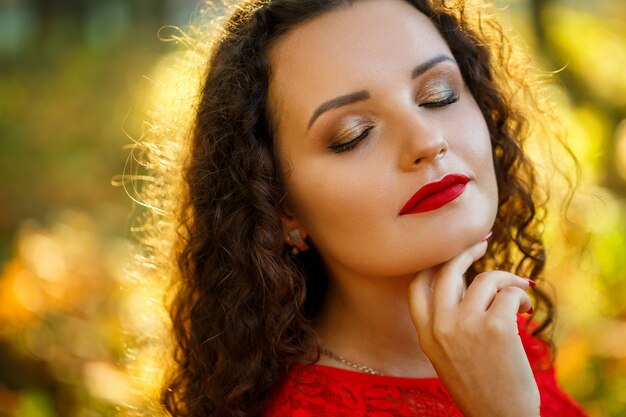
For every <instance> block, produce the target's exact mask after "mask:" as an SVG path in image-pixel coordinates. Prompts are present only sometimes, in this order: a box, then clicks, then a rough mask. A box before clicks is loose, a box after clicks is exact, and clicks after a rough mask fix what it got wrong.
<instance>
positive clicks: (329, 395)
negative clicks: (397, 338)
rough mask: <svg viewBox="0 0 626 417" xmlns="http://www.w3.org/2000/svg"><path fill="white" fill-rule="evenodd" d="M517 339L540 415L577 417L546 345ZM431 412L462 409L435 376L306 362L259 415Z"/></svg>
mask: <svg viewBox="0 0 626 417" xmlns="http://www.w3.org/2000/svg"><path fill="white" fill-rule="evenodd" d="M524 321H525V318H523V317H522V316H518V328H519V333H520V338H521V339H522V344H523V345H524V349H525V350H526V354H527V356H528V359H529V362H530V364H531V367H532V369H533V373H534V375H535V379H536V381H537V385H538V387H539V393H540V396H541V416H542V417H578V416H586V414H585V412H584V411H583V410H582V409H581V408H580V407H579V406H578V405H577V404H575V403H574V402H573V401H572V399H571V398H570V397H569V396H568V395H567V394H566V393H565V392H563V391H562V390H561V388H560V387H559V386H558V384H557V382H556V379H555V375H554V366H553V361H552V359H551V355H550V352H549V349H548V346H547V345H546V344H545V343H544V342H542V341H540V340H538V339H536V338H534V337H532V336H531V335H530V333H529V331H528V330H526V329H524V327H523V323H524ZM287 416H289V417H348V416H350V417H352V416H364V417H405V416H406V417H409V416H410V417H415V416H424V417H435V416H441V417H443V416H446V417H452V416H455V417H456V416H459V417H462V416H463V414H462V413H461V412H460V411H459V409H458V408H457V407H456V405H455V404H454V402H453V401H452V398H451V397H450V395H449V394H448V392H447V391H446V389H445V388H444V386H443V385H442V384H441V382H440V380H439V379H438V378H402V377H393V376H380V375H369V374H365V373H361V372H357V371H348V370H345V369H339V368H333V367H329V366H323V365H317V364H314V365H310V366H308V367H298V368H297V369H295V370H294V371H293V372H291V374H290V375H289V377H288V378H286V380H285V382H284V383H283V384H282V386H280V387H279V389H278V392H277V393H276V395H275V397H274V398H273V399H272V400H271V402H270V404H269V406H268V407H267V408H266V410H265V413H264V417H287Z"/></svg>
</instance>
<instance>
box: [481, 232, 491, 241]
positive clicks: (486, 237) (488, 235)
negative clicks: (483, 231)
mask: <svg viewBox="0 0 626 417" xmlns="http://www.w3.org/2000/svg"><path fill="white" fill-rule="evenodd" d="M491 235H493V230H490V231H489V233H487V236H485V237H484V238H483V240H482V241H483V242H485V241H486V240H487V239H489V238H490V237H491Z"/></svg>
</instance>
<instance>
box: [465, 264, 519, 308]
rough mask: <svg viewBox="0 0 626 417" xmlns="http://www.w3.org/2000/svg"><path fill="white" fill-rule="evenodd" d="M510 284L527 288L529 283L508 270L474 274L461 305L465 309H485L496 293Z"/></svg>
mask: <svg viewBox="0 0 626 417" xmlns="http://www.w3.org/2000/svg"><path fill="white" fill-rule="evenodd" d="M511 286H512V287H517V288H520V289H522V290H527V289H528V287H530V284H529V282H528V281H527V280H525V279H524V278H520V277H518V276H517V275H515V274H511V273H510V272H505V271H489V272H483V273H480V274H478V275H476V277H475V278H474V281H473V282H472V284H471V285H470V286H469V287H468V288H467V291H466V293H465V296H464V297H463V300H462V301H461V305H462V307H463V309H466V310H467V311H486V310H487V309H488V308H489V306H490V305H491V303H492V302H493V300H494V298H495V296H496V294H497V293H498V292H499V291H501V290H502V289H504V288H506V287H511Z"/></svg>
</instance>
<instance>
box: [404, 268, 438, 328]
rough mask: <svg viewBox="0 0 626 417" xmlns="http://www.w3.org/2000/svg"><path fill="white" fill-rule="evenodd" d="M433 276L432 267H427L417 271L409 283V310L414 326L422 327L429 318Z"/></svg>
mask: <svg viewBox="0 0 626 417" xmlns="http://www.w3.org/2000/svg"><path fill="white" fill-rule="evenodd" d="M434 278H435V273H434V271H433V269H432V268H431V269H427V270H425V271H421V272H418V273H417V274H416V275H415V278H413V281H412V282H411V284H410V285H409V292H408V297H409V312H410V313H411V320H413V324H414V325H415V326H416V327H422V326H423V325H424V324H425V323H426V322H427V321H428V320H430V317H431V311H432V297H433V287H432V286H433V281H434Z"/></svg>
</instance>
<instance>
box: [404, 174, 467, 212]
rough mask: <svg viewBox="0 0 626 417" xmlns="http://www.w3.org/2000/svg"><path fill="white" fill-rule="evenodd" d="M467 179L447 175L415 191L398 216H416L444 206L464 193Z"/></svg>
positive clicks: (463, 176) (458, 175)
mask: <svg viewBox="0 0 626 417" xmlns="http://www.w3.org/2000/svg"><path fill="white" fill-rule="evenodd" d="M468 181H469V178H468V177H467V176H466V175H463V174H449V175H446V176H445V177H443V178H442V179H441V180H439V181H436V182H431V183H428V184H426V185H424V186H423V187H422V188H420V189H419V190H417V192H416V193H415V194H413V197H411V198H410V199H409V201H407V202H406V204H405V205H404V207H402V210H401V211H400V214H401V215H403V214H416V213H423V212H425V211H431V210H436V209H438V208H440V207H443V206H445V205H446V204H448V203H449V202H451V201H452V200H454V199H455V198H457V197H458V196H460V195H461V194H463V191H465V186H466V185H467V183H468Z"/></svg>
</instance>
